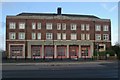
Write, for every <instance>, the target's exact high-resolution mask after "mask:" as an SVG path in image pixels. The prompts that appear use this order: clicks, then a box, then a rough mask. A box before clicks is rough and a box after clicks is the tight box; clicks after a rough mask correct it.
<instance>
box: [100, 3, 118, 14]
mask: <svg viewBox="0 0 120 80" xmlns="http://www.w3.org/2000/svg"><path fill="white" fill-rule="evenodd" d="M101 6H102V7H103V8H104V9H105V10H107V11H108V12H113V11H114V10H115V9H117V5H114V6H112V7H110V6H108V4H106V3H102V4H101Z"/></svg>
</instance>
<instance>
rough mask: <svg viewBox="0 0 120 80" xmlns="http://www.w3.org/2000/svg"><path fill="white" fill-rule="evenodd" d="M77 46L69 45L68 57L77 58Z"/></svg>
mask: <svg viewBox="0 0 120 80" xmlns="http://www.w3.org/2000/svg"><path fill="white" fill-rule="evenodd" d="M78 48H79V46H77V45H72V46H69V57H70V58H77V57H78Z"/></svg>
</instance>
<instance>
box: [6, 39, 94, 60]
mask: <svg viewBox="0 0 120 80" xmlns="http://www.w3.org/2000/svg"><path fill="white" fill-rule="evenodd" d="M93 50H94V45H93V42H73V41H72V42H52V41H49V42H40V41H36V42H33V41H29V42H27V44H24V43H21V44H9V52H8V53H9V56H8V57H9V58H91V57H92V56H93Z"/></svg>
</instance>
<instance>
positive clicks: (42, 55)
mask: <svg viewBox="0 0 120 80" xmlns="http://www.w3.org/2000/svg"><path fill="white" fill-rule="evenodd" d="M41 57H42V58H44V45H42V54H41Z"/></svg>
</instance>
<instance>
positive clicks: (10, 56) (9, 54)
mask: <svg viewBox="0 0 120 80" xmlns="http://www.w3.org/2000/svg"><path fill="white" fill-rule="evenodd" d="M11 45H23V54H22V55H23V56H19V57H18V58H25V44H9V58H14V57H12V56H10V46H11Z"/></svg>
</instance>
